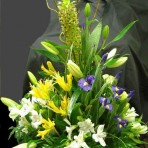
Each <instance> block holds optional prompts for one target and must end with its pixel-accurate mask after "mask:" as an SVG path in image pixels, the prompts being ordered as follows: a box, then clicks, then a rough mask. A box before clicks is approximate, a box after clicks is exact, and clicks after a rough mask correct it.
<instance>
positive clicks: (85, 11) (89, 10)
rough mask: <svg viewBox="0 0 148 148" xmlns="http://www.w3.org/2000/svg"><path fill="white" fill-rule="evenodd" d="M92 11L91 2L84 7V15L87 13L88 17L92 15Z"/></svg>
mask: <svg viewBox="0 0 148 148" xmlns="http://www.w3.org/2000/svg"><path fill="white" fill-rule="evenodd" d="M90 13H91V8H90V4H89V3H87V4H86V6H85V9H84V15H85V17H87V18H88V17H89V16H90Z"/></svg>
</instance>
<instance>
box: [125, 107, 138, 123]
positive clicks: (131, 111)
mask: <svg viewBox="0 0 148 148" xmlns="http://www.w3.org/2000/svg"><path fill="white" fill-rule="evenodd" d="M136 116H139V115H138V114H137V113H136V112H135V108H134V107H132V108H131V109H130V108H129V109H128V110H127V112H126V114H125V116H124V119H125V120H127V121H129V122H133V121H135V117H136Z"/></svg>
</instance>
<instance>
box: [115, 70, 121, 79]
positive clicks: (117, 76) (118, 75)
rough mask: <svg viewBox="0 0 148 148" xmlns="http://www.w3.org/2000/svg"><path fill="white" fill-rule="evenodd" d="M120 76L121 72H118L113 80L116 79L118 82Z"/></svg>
mask: <svg viewBox="0 0 148 148" xmlns="http://www.w3.org/2000/svg"><path fill="white" fill-rule="evenodd" d="M121 75H122V71H119V72H118V73H117V74H116V75H115V78H116V79H117V80H119V79H120V77H121Z"/></svg>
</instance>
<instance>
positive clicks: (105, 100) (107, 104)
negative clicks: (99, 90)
mask: <svg viewBox="0 0 148 148" xmlns="http://www.w3.org/2000/svg"><path fill="white" fill-rule="evenodd" d="M99 102H100V103H101V104H103V105H104V108H105V109H107V110H110V111H112V109H113V107H112V105H111V104H110V100H109V99H108V98H104V97H100V98H99Z"/></svg>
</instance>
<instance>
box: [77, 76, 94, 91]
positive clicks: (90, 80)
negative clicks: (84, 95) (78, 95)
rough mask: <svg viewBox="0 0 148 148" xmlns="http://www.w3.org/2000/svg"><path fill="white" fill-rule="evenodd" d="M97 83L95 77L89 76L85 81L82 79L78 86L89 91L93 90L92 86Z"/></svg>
mask: <svg viewBox="0 0 148 148" xmlns="http://www.w3.org/2000/svg"><path fill="white" fill-rule="evenodd" d="M94 81H95V77H94V76H93V75H88V76H87V77H86V78H85V79H84V78H82V79H80V80H79V81H78V86H80V88H81V89H83V90H84V91H89V90H91V89H92V85H93V83H94Z"/></svg>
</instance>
